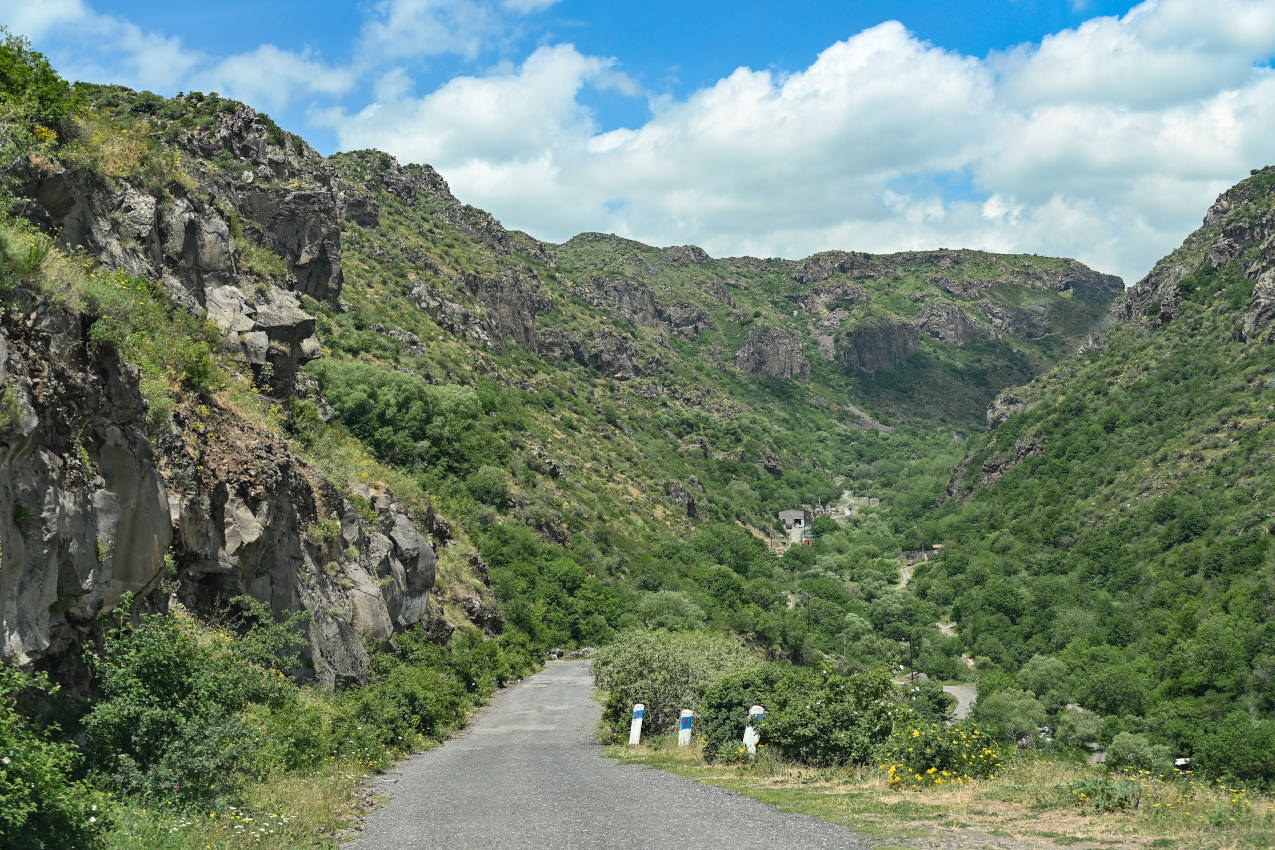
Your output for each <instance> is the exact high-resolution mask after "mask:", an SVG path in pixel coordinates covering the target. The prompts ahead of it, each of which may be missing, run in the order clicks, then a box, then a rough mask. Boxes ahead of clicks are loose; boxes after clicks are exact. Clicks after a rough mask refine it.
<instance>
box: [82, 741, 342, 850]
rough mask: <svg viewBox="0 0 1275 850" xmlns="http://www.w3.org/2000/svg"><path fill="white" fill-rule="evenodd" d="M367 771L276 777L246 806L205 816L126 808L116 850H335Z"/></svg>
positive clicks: (111, 841) (250, 795) (335, 769)
mask: <svg viewBox="0 0 1275 850" xmlns="http://www.w3.org/2000/svg"><path fill="white" fill-rule="evenodd" d="M364 773H365V771H364V770H363V769H362V768H360V767H359V766H358V765H357V764H356V763H354V762H341V763H330V764H325V765H323V766H322V767H321V769H320V771H319V772H317V773H314V774H311V775H298V774H285V775H282V776H279V777H271V778H269V779H267V780H265V781H262V782H260V783H257V784H255V785H253V786H251V787H250V788H248V789H247V792H246V794H245V798H246V801H245V803H244V805H243V806H240V807H235V808H231V809H229V810H222V811H210V812H204V813H192V812H175V811H173V810H172V809H171V808H166V807H165V806H163V805H158V806H152V807H125V806H120V807H119V808H118V809H117V810H116V811H115V812H113V813H112V819H113V820H114V822H115V829H113V830H112V831H111V833H110V834H109V836H108V844H107V846H108V848H110V850H116V848H119V850H124V848H136V847H145V848H147V850H197V849H198V848H208V847H216V848H219V850H241V848H243V850H247V848H251V847H262V846H275V847H297V848H324V850H327V848H335V847H337V846H338V845H339V841H340V839H339V836H340V834H341V833H342V831H343V830H345V829H346V828H347V827H348V826H349V824H350V823H351V822H352V821H353V820H354V819H355V818H356V817H357V816H358V814H359V812H360V809H361V808H362V804H361V802H360V800H359V797H358V791H359V788H360V787H361V786H362V783H363V780H364Z"/></svg>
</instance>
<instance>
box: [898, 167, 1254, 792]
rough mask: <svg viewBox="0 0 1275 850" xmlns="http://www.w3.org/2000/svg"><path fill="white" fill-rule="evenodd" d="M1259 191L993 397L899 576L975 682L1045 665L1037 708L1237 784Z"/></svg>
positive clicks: (1247, 638) (1249, 715)
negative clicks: (1081, 709) (1131, 739)
mask: <svg viewBox="0 0 1275 850" xmlns="http://www.w3.org/2000/svg"><path fill="white" fill-rule="evenodd" d="M1273 187H1275V169H1270V168H1268V169H1265V170H1263V171H1260V172H1255V173H1254V176H1253V177H1251V178H1250V179H1248V180H1246V181H1244V182H1243V183H1240V184H1239V185H1238V186H1236V187H1235V188H1234V189H1232V190H1230V191H1228V192H1227V193H1225V194H1224V195H1223V196H1222V197H1221V198H1219V200H1218V202H1217V204H1216V205H1215V206H1214V207H1213V209H1212V210H1211V211H1210V213H1209V215H1208V217H1207V218H1206V221H1205V226H1204V227H1203V228H1201V230H1199V231H1197V232H1196V233H1195V234H1192V236H1190V237H1189V238H1188V239H1187V240H1186V242H1185V243H1184V244H1183V246H1182V248H1180V249H1178V250H1177V251H1175V252H1174V253H1172V254H1170V255H1169V256H1168V257H1166V258H1165V259H1164V260H1162V261H1161V262H1160V263H1159V264H1157V266H1156V268H1155V269H1154V270H1153V271H1152V273H1151V274H1150V275H1148V277H1147V278H1146V279H1144V280H1143V281H1141V282H1140V283H1139V284H1138V285H1137V286H1136V287H1134V288H1133V289H1131V290H1130V291H1129V293H1128V294H1127V296H1125V298H1124V299H1123V301H1122V302H1121V303H1120V304H1118V305H1117V307H1116V309H1115V311H1114V312H1115V315H1116V317H1117V321H1116V323H1115V324H1113V325H1112V326H1111V327H1110V328H1109V329H1108V330H1107V331H1106V333H1105V334H1104V335H1103V336H1102V338H1101V341H1100V342H1099V343H1098V344H1096V345H1095V346H1093V347H1091V348H1089V350H1087V351H1086V352H1084V353H1083V354H1081V355H1078V356H1076V357H1073V358H1070V359H1069V360H1067V361H1066V362H1065V363H1064V364H1063V365H1061V366H1060V367H1058V368H1056V369H1054V370H1052V371H1050V372H1048V373H1046V374H1045V375H1043V376H1041V377H1040V378H1038V379H1036V380H1035V381H1034V382H1032V383H1031V384H1029V385H1028V386H1027V387H1025V388H1023V389H1021V390H1015V391H1013V395H1014V396H1015V397H1016V398H1015V399H1013V400H1011V401H1013V402H1014V403H1013V404H1012V405H1011V406H1010V407H1008V408H1007V409H1005V412H1004V414H1003V415H1007V416H1008V418H1005V419H1004V421H1003V423H1002V424H1000V425H999V426H998V427H996V428H995V430H993V431H992V432H991V434H990V435H988V436H987V437H986V438H983V437H980V438H978V439H976V440H974V441H973V446H974V447H973V450H972V451H971V452H970V454H969V455H968V456H967V457H966V458H965V460H964V461H963V462H962V464H961V466H960V468H959V469H958V470H957V472H956V474H955V475H954V477H953V480H952V483H951V485H950V486H949V488H948V489H949V498H948V499H947V500H946V503H945V504H944V506H943V507H942V508H941V509H940V510H939V511H938V512H936V514H935V515H934V516H932V517H927V518H926V519H925V520H924V522H923V523H922V528H924V529H925V530H926V531H927V532H928V533H929V534H930V535H932V536H933V537H934V538H935V539H942V540H944V541H946V542H947V544H948V547H949V548H948V550H947V553H946V555H945V557H944V558H943V560H942V561H941V562H939V563H937V564H935V565H933V566H932V567H930V568H929V569H926V570H918V573H917V579H916V588H917V592H918V594H920V595H921V596H923V597H924V598H925V599H927V600H929V601H931V602H932V603H934V604H936V605H938V606H948V605H950V606H951V608H952V611H953V613H954V616H955V618H956V619H957V621H958V622H959V623H960V629H961V635H962V638H963V640H964V641H965V643H966V645H967V646H968V647H969V650H970V652H971V653H972V654H974V655H976V656H978V657H980V667H982V668H984V669H1003V670H1006V671H1009V672H1013V671H1015V670H1017V669H1018V668H1019V667H1020V666H1021V665H1023V664H1024V663H1025V662H1028V661H1029V660H1030V659H1032V658H1033V657H1036V656H1042V657H1045V658H1049V659H1055V661H1056V662H1061V663H1059V664H1056V665H1055V676H1054V681H1053V682H1051V684H1050V686H1049V693H1048V700H1047V702H1048V703H1050V704H1051V705H1052V707H1053V708H1055V709H1057V708H1058V707H1060V706H1061V705H1062V704H1064V703H1067V702H1079V703H1081V704H1082V705H1084V706H1085V707H1086V708H1089V709H1091V710H1093V711H1096V712H1099V713H1101V714H1102V715H1104V716H1105V718H1106V720H1105V723H1104V731H1103V735H1104V738H1105V739H1107V740H1110V738H1111V736H1112V735H1113V734H1115V733H1116V732H1118V731H1120V730H1126V731H1133V732H1148V733H1150V734H1151V735H1152V736H1154V737H1155V738H1157V739H1160V740H1164V741H1166V742H1168V743H1170V744H1172V746H1173V747H1174V750H1175V752H1178V753H1180V754H1182V755H1186V756H1191V755H1194V756H1195V757H1196V759H1197V761H1198V762H1200V763H1202V764H1205V765H1206V766H1208V767H1214V768H1216V767H1217V766H1218V765H1219V764H1221V763H1226V762H1233V763H1235V762H1236V760H1238V762H1242V763H1243V764H1244V765H1245V768H1244V770H1245V771H1246V772H1247V775H1249V776H1251V777H1256V776H1262V775H1267V776H1269V775H1270V772H1271V769H1272V767H1275V764H1272V761H1271V760H1272V758H1275V747H1273V746H1272V744H1273V743H1275V727H1273V726H1272V720H1271V714H1272V711H1275V625H1273V623H1275V620H1273V618H1272V613H1273V612H1275V607H1273V606H1275V557H1273V550H1275V546H1272V543H1271V533H1272V529H1273V528H1275V525H1273V523H1272V517H1273V516H1275V515H1273V514H1272V501H1271V499H1272V493H1273V492H1275V472H1273V470H1275V466H1273V464H1272V461H1275V454H1273V453H1275V424H1273V421H1272V409H1273V406H1275V360H1272V356H1271V355H1272V352H1271V346H1270V342H1271V325H1270V310H1271V294H1270V279H1271V278H1270V273H1271V268H1272V266H1273V264H1275V254H1272V252H1271V250H1270V247H1269V241H1268V240H1269V238H1270V234H1271V233H1272V232H1275V230H1273V229H1272V228H1273V223H1275V209H1273V206H1275V193H1273V191H1272V189H1273ZM1255 288H1256V291H1255ZM1016 408H1021V409H1019V410H1018V411H1017V412H1012V411H1013V410H1014V409H1016ZM1011 412H1012V415H1008V414H1010V413H1011ZM992 479H995V480H992ZM1037 663H1040V661H1039V659H1038V661H1037Z"/></svg>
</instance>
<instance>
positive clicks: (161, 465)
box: [0, 290, 435, 684]
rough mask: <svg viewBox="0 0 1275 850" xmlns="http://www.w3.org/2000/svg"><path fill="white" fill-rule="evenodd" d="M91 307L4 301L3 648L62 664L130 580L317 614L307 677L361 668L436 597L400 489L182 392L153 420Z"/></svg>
mask: <svg viewBox="0 0 1275 850" xmlns="http://www.w3.org/2000/svg"><path fill="white" fill-rule="evenodd" d="M90 327H91V319H90V318H89V317H85V316H81V315H79V314H76V313H72V312H69V311H67V310H65V309H63V308H60V307H55V306H52V305H50V304H49V303H48V302H47V301H45V300H44V299H43V298H41V297H39V296H33V295H31V294H29V293H26V294H24V293H23V292H22V291H21V290H18V291H17V292H15V293H10V294H9V295H7V296H6V305H5V307H4V309H3V311H2V312H0V384H2V385H3V386H4V394H3V397H2V399H3V400H2V402H0V410H2V411H3V413H2V415H0V423H2V424H0V458H2V460H0V464H3V467H4V469H3V475H0V558H2V559H3V566H4V569H3V570H2V571H0V610H2V612H3V614H2V629H0V630H2V632H3V634H2V636H0V653H2V654H3V656H4V657H5V658H6V659H10V660H12V661H13V662H14V663H17V664H22V665H28V664H40V665H44V666H57V665H58V664H59V663H61V662H62V661H63V660H65V659H66V658H68V657H73V656H74V655H75V653H76V652H78V647H79V645H80V643H81V642H82V641H83V640H84V639H85V638H86V637H88V636H89V635H90V634H91V633H92V631H93V629H94V626H95V623H96V621H97V619H98V618H99V617H100V616H101V615H102V614H103V613H104V612H106V611H108V610H110V609H111V608H113V607H114V606H115V605H117V604H118V603H119V602H120V600H121V598H123V596H124V594H126V593H131V594H134V595H136V596H137V597H138V598H149V599H151V600H152V601H153V603H154V604H157V605H159V606H161V607H162V606H163V605H164V604H165V601H166V600H167V599H168V598H169V596H170V595H173V596H175V597H176V598H178V599H180V600H181V601H182V602H183V603H185V604H186V605H187V606H188V607H190V608H192V609H193V610H197V611H214V610H217V609H219V608H221V607H224V606H225V605H226V604H227V603H228V602H229V600H230V599H231V598H233V597H234V596H238V595H241V594H247V595H249V596H252V597H254V598H256V599H259V600H261V601H263V602H266V603H268V604H269V605H270V606H271V608H272V609H273V610H274V611H276V612H284V611H289V610H306V611H309V612H310V617H311V621H310V624H309V625H308V627H307V629H308V638H309V646H308V650H307V651H306V652H305V653H304V658H305V660H306V663H307V666H308V667H309V669H310V672H311V675H312V676H313V677H314V678H315V679H316V680H317V681H319V682H324V683H328V684H331V683H334V682H336V681H338V680H343V679H361V678H363V677H364V676H365V675H366V673H367V670H368V658H367V654H366V651H365V650H364V648H363V642H364V641H376V640H383V639H386V638H388V637H390V636H391V635H392V634H393V633H394V631H396V630H399V629H403V628H407V627H409V626H411V625H412V624H413V623H415V622H417V621H419V620H420V619H421V617H422V616H423V615H424V613H425V607H426V601H427V599H428V596H429V592H430V589H431V588H432V587H433V585H434V562H435V556H434V550H433V546H432V543H431V541H430V540H429V539H428V538H427V537H426V536H425V535H424V534H422V533H421V532H420V531H419V530H418V528H417V526H416V524H415V523H414V522H413V520H412V519H411V518H410V517H408V515H407V513H406V511H405V510H404V509H403V507H402V506H401V505H399V504H398V503H396V502H395V501H394V500H393V498H392V497H390V496H389V494H388V493H385V492H376V493H373V492H371V491H369V492H368V493H367V495H366V500H367V504H368V505H370V511H365V512H364V513H360V512H359V511H357V510H356V509H355V508H354V507H353V506H352V505H351V503H350V502H349V501H348V499H346V498H345V497H344V496H342V495H341V494H340V493H339V492H338V491H337V489H336V488H335V487H333V486H332V485H331V484H329V483H327V482H326V480H324V479H323V478H322V477H321V476H320V475H319V474H318V473H317V472H316V471H315V470H313V469H310V468H308V467H306V466H305V464H303V463H302V462H301V461H299V460H298V459H297V458H295V457H294V456H293V455H292V454H291V453H290V452H289V450H288V448H287V446H286V445H285V444H284V443H283V442H282V441H281V440H280V439H279V438H278V437H277V436H273V435H270V434H267V433H265V432H262V431H260V430H259V429H258V428H256V427H255V426H252V425H250V424H249V423H247V422H245V421H244V420H241V419H238V418H237V417H235V416H234V415H233V414H230V413H228V412H225V411H222V410H220V409H219V408H216V407H209V406H207V405H199V406H197V407H199V408H202V410H191V409H190V406H189V405H182V406H179V408H178V410H177V412H176V415H175V425H176V428H175V429H172V430H168V429H165V430H163V432H162V433H161V435H160V438H159V441H158V443H156V442H154V441H153V440H152V439H151V438H149V437H148V436H147V428H148V423H147V413H146V410H145V405H144V404H143V402H142V399H141V396H140V395H139V393H138V389H137V377H136V375H135V373H134V372H133V371H132V370H130V369H129V368H128V367H126V366H124V365H122V364H121V363H120V362H119V360H118V359H117V357H116V356H115V355H114V353H113V352H112V351H111V350H110V349H109V348H102V347H98V346H95V345H93V344H92V343H91V342H90V337H89V330H90Z"/></svg>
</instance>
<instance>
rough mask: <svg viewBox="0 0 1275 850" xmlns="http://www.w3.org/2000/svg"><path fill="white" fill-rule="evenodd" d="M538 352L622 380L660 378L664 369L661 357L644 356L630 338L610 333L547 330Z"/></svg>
mask: <svg viewBox="0 0 1275 850" xmlns="http://www.w3.org/2000/svg"><path fill="white" fill-rule="evenodd" d="M536 351H537V353H539V354H540V356H542V357H548V358H550V359H552V360H560V361H563V362H575V363H579V364H580V365H581V366H586V367H588V368H590V369H596V370H598V371H599V372H601V373H602V374H604V375H610V376H611V377H613V378H616V379H618V380H622V381H627V380H629V379H630V378H635V377H639V376H648V377H649V376H651V375H658V374H660V373H662V372H663V371H664V369H665V364H664V361H663V360H661V359H660V358H658V357H646V358H643V357H641V356H640V355H639V354H638V351H637V347H636V346H635V345H634V344H633V338H632V337H631V336H629V335H628V334H623V333H620V332H618V331H611V330H603V331H599V332H596V333H591V334H583V333H578V332H573V331H558V330H552V331H545V332H544V333H543V334H541V337H540V340H539V343H538V344H537V348H536Z"/></svg>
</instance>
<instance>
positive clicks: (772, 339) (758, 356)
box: [735, 325, 810, 380]
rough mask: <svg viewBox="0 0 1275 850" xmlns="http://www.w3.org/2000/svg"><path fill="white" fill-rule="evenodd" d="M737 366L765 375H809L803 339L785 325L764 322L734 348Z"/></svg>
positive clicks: (785, 378) (784, 377) (787, 378)
mask: <svg viewBox="0 0 1275 850" xmlns="http://www.w3.org/2000/svg"><path fill="white" fill-rule="evenodd" d="M735 367H736V368H737V369H742V370H743V371H745V372H753V373H755V374H758V375H761V376H763V377H766V378H779V379H781V380H789V379H791V378H808V377H810V361H809V360H807V359H806V354H805V352H804V351H802V347H801V340H800V339H799V338H798V337H797V335H796V334H795V333H793V332H792V331H790V330H787V329H784V328H776V327H773V326H770V325H763V326H761V327H758V328H756V329H754V330H753V332H752V333H750V334H749V335H748V339H747V340H746V341H745V342H744V345H743V346H742V347H741V348H740V349H739V351H737V352H735Z"/></svg>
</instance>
